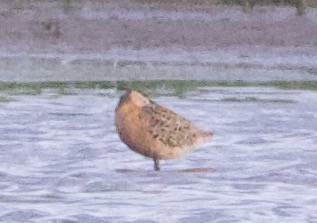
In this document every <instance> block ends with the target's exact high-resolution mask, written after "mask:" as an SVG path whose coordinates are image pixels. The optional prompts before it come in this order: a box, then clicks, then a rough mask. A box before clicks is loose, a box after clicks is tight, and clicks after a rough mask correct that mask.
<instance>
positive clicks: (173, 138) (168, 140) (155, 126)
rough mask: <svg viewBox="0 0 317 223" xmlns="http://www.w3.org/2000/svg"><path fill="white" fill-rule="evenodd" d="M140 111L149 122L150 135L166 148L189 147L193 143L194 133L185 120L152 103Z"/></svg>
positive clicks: (188, 122) (193, 129)
mask: <svg viewBox="0 0 317 223" xmlns="http://www.w3.org/2000/svg"><path fill="white" fill-rule="evenodd" d="M142 111H143V112H144V113H145V114H146V118H147V119H148V120H149V129H148V131H149V132H150V134H151V135H152V136H153V138H155V139H158V140H160V141H161V142H162V143H163V144H165V145H166V146H169V147H172V148H173V147H186V146H187V147H190V146H192V145H193V144H194V143H195V141H196V138H197V135H196V131H195V128H194V127H193V126H192V124H191V122H190V121H188V120H187V119H185V118H183V117H181V116H179V115H177V114H176V113H174V112H172V111H170V110H168V109H166V108H164V107H162V106H160V105H158V104H156V103H154V102H152V101H151V103H150V104H148V105H145V106H144V107H143V109H142Z"/></svg>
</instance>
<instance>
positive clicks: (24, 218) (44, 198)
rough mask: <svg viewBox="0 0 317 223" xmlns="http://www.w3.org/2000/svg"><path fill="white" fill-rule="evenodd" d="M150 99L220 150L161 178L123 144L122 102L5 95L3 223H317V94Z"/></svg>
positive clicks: (71, 94)
mask: <svg viewBox="0 0 317 223" xmlns="http://www.w3.org/2000/svg"><path fill="white" fill-rule="evenodd" d="M176 90H177V89H176ZM147 93H149V94H150V95H152V98H153V100H155V101H157V102H158V103H160V104H163V105H165V106H166V107H169V108H171V109H173V110H174V111H176V112H178V113H179V114H182V115H184V116H186V117H188V118H189V119H190V120H192V121H193V122H194V123H196V124H197V125H198V126H200V127H202V128H204V129H206V130H210V131H213V132H214V134H215V135H214V138H213V140H212V141H211V142H209V143H207V144H205V145H204V146H202V147H201V148H199V149H197V150H195V151H194V152H192V153H191V154H188V155H187V156H186V157H184V159H181V160H174V161H166V162H162V164H161V167H162V171H161V172H159V173H158V172H154V171H153V163H152V161H151V160H149V159H146V158H144V157H142V156H140V155H138V154H136V153H134V152H132V151H130V150H129V149H127V147H126V146H125V145H124V144H123V143H122V142H121V141H120V140H119V138H118V136H117V134H116V132H115V127H114V109H115V106H116V104H117V101H118V98H119V96H120V95H121V94H122V92H121V91H118V90H114V89H112V88H75V87H67V88H50V87H45V88H41V89H37V90H35V91H34V89H32V90H30V89H25V88H15V89H4V90H2V91H0V116H1V119H0V147H1V150H0V222H85V223H87V222H317V214H316V213H317V196H316V194H317V162H316V160H317V155H316V145H317V93H316V91H309V90H292V89H278V88H273V87H260V86H253V87H252V86H249V87H224V86H218V87H217V86H196V88H192V89H185V90H184V89H183V91H181V93H179V91H178V93H175V89H170V88H164V87H159V88H157V89H156V90H154V89H152V90H148V92H147Z"/></svg>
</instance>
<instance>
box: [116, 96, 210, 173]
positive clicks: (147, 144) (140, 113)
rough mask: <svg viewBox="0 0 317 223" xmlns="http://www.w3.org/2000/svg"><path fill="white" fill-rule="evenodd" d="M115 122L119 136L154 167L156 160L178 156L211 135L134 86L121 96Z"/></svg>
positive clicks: (157, 162) (158, 168)
mask: <svg viewBox="0 0 317 223" xmlns="http://www.w3.org/2000/svg"><path fill="white" fill-rule="evenodd" d="M115 124H116V129H117V132H118V134H119V136H120V138H121V140H122V141H123V142H124V143H125V144H126V145H127V146H128V147H129V148H130V149H131V150H133V151H135V152H137V153H140V154H141V155H143V156H146V157H150V158H152V159H153V161H154V170H156V171H159V170H160V164H159V161H160V160H169V159H176V158H180V157H182V156H183V155H185V154H186V153H187V152H190V151H191V150H193V149H194V148H195V147H198V146H199V145H201V144H202V143H204V142H206V141H208V140H209V139H211V137H212V133H211V132H207V131H204V130H202V129H200V128H198V127H196V126H195V125H194V124H192V123H191V122H190V121H189V120H187V119H186V118H184V117H181V116H180V115H178V114H176V113H175V112H173V111H171V110H169V109H167V108H164V107H162V106H160V105H158V104H157V103H155V102H153V101H151V100H149V99H148V98H146V97H145V96H143V95H142V94H141V93H139V92H137V91H134V90H126V92H125V93H124V94H123V95H122V96H121V98H120V101H119V104H118V106H117V108H116V110H115Z"/></svg>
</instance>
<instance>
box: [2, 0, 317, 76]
mask: <svg viewBox="0 0 317 223" xmlns="http://www.w3.org/2000/svg"><path fill="white" fill-rule="evenodd" d="M0 24H1V29H0V62H1V68H2V69H1V71H0V81H10V80H11V81H28V80H29V79H35V80H37V78H31V77H30V74H28V73H30V72H33V71H34V70H41V72H42V73H43V77H44V76H47V73H48V72H49V73H50V72H51V69H54V68H56V66H57V67H58V69H57V70H62V72H63V73H64V72H66V71H67V69H68V68H65V66H66V65H67V66H68V65H69V64H71V66H70V67H73V66H74V64H75V65H76V64H79V65H80V66H83V64H87V63H88V64H89V66H92V67H93V64H94V63H100V64H102V66H110V67H111V66H112V67H115V68H116V71H119V70H120V67H125V65H133V66H136V65H138V64H141V65H142V66H143V67H144V64H145V65H148V66H149V67H147V68H146V70H151V69H153V67H154V68H156V67H157V66H174V67H176V68H175V69H177V66H184V65H185V66H188V67H190V66H194V67H197V66H198V67H200V68H204V69H205V68H211V69H214V67H215V66H223V67H224V68H227V67H229V68H230V69H231V68H232V69H235V68H239V69H240V68H241V67H242V68H244V69H245V68H249V67H250V68H252V69H268V70H278V71H281V70H282V71H285V70H300V71H299V73H302V74H303V76H305V74H304V73H307V75H308V76H309V75H310V76H309V77H308V76H307V78H308V79H309V80H316V76H317V75H316V73H317V38H316V37H317V9H314V8H308V9H307V14H306V15H305V16H298V15H297V14H296V10H295V8H291V7H275V6H266V7H255V8H254V10H253V11H251V12H249V13H244V12H243V11H242V10H241V8H240V7H238V6H215V5H209V6H204V7H198V6H196V7H188V6H186V5H185V6H180V5H178V6H175V7H172V8H168V7H167V6H164V4H161V5H158V4H156V5H153V4H142V3H140V2H139V1H106V2H100V1H88V2H85V3H83V2H76V3H72V5H69V6H67V5H65V3H62V2H55V1H44V2H42V1H41V2H40V1H31V3H28V4H27V3H19V4H18V3H17V2H11V1H2V2H1V11H0ZM41 62H42V63H41ZM117 65H120V66H117ZM37 66H38V67H37ZM80 66H78V67H80ZM46 68H47V69H46ZM109 69H110V68H109ZM84 70H85V69H84ZM136 70H137V69H136ZM146 70H144V73H146V72H148V71H146ZM192 71H193V68H191V71H190V70H187V71H186V72H185V73H190V72H192ZM14 72H18V74H16V75H15V77H16V76H17V77H18V78H14V76H12V74H13V73H14ZM77 72H79V73H80V72H82V74H80V76H81V75H83V76H84V75H85V72H86V71H85V72H84V71H82V69H81V68H80V69H79V68H78V70H77ZM97 72H99V71H92V72H91V73H97ZM133 72H137V71H133ZM194 72H195V71H194ZM228 72H231V71H228ZM232 72H234V71H232ZM45 73H46V74H45ZM154 73H159V72H154ZM9 74H10V75H11V76H10V77H8V75H9ZM38 75H40V74H38ZM50 75H53V74H50ZM108 75H109V74H108ZM113 75H115V76H113ZM171 75H172V74H171ZM179 75H181V72H180V74H179ZM58 76H59V75H56V76H55V77H54V75H53V76H52V78H53V80H55V79H56V78H57V77H58ZM99 76H100V75H99ZM103 76H105V75H101V77H100V78H97V79H98V80H103V79H104V78H103ZM106 76H107V75H106ZM116 76H118V75H116V73H113V74H112V78H115V77H116ZM119 76H120V75H119ZM130 76H131V78H132V79H133V78H134V77H135V78H138V77H137V76H136V75H130ZM150 76H151V75H150ZM11 77H12V78H11ZM157 77H160V74H158V76H157ZM73 78H74V79H75V80H76V77H75V76H73ZM107 78H108V77H107ZM107 78H105V79H107ZM167 78H168V77H167ZM171 78H172V79H174V78H173V77H171ZM69 79H72V76H71V77H70V78H69ZM88 79H89V76H88ZM92 79H95V77H92ZM108 79H109V78H108ZM154 79H155V77H154ZM211 79H212V78H211ZM237 79H241V78H237ZM286 79H287V77H286ZM49 80H51V79H49Z"/></svg>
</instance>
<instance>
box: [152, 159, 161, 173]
mask: <svg viewBox="0 0 317 223" xmlns="http://www.w3.org/2000/svg"><path fill="white" fill-rule="evenodd" d="M153 160H154V170H155V171H160V160H159V159H157V158H153Z"/></svg>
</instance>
